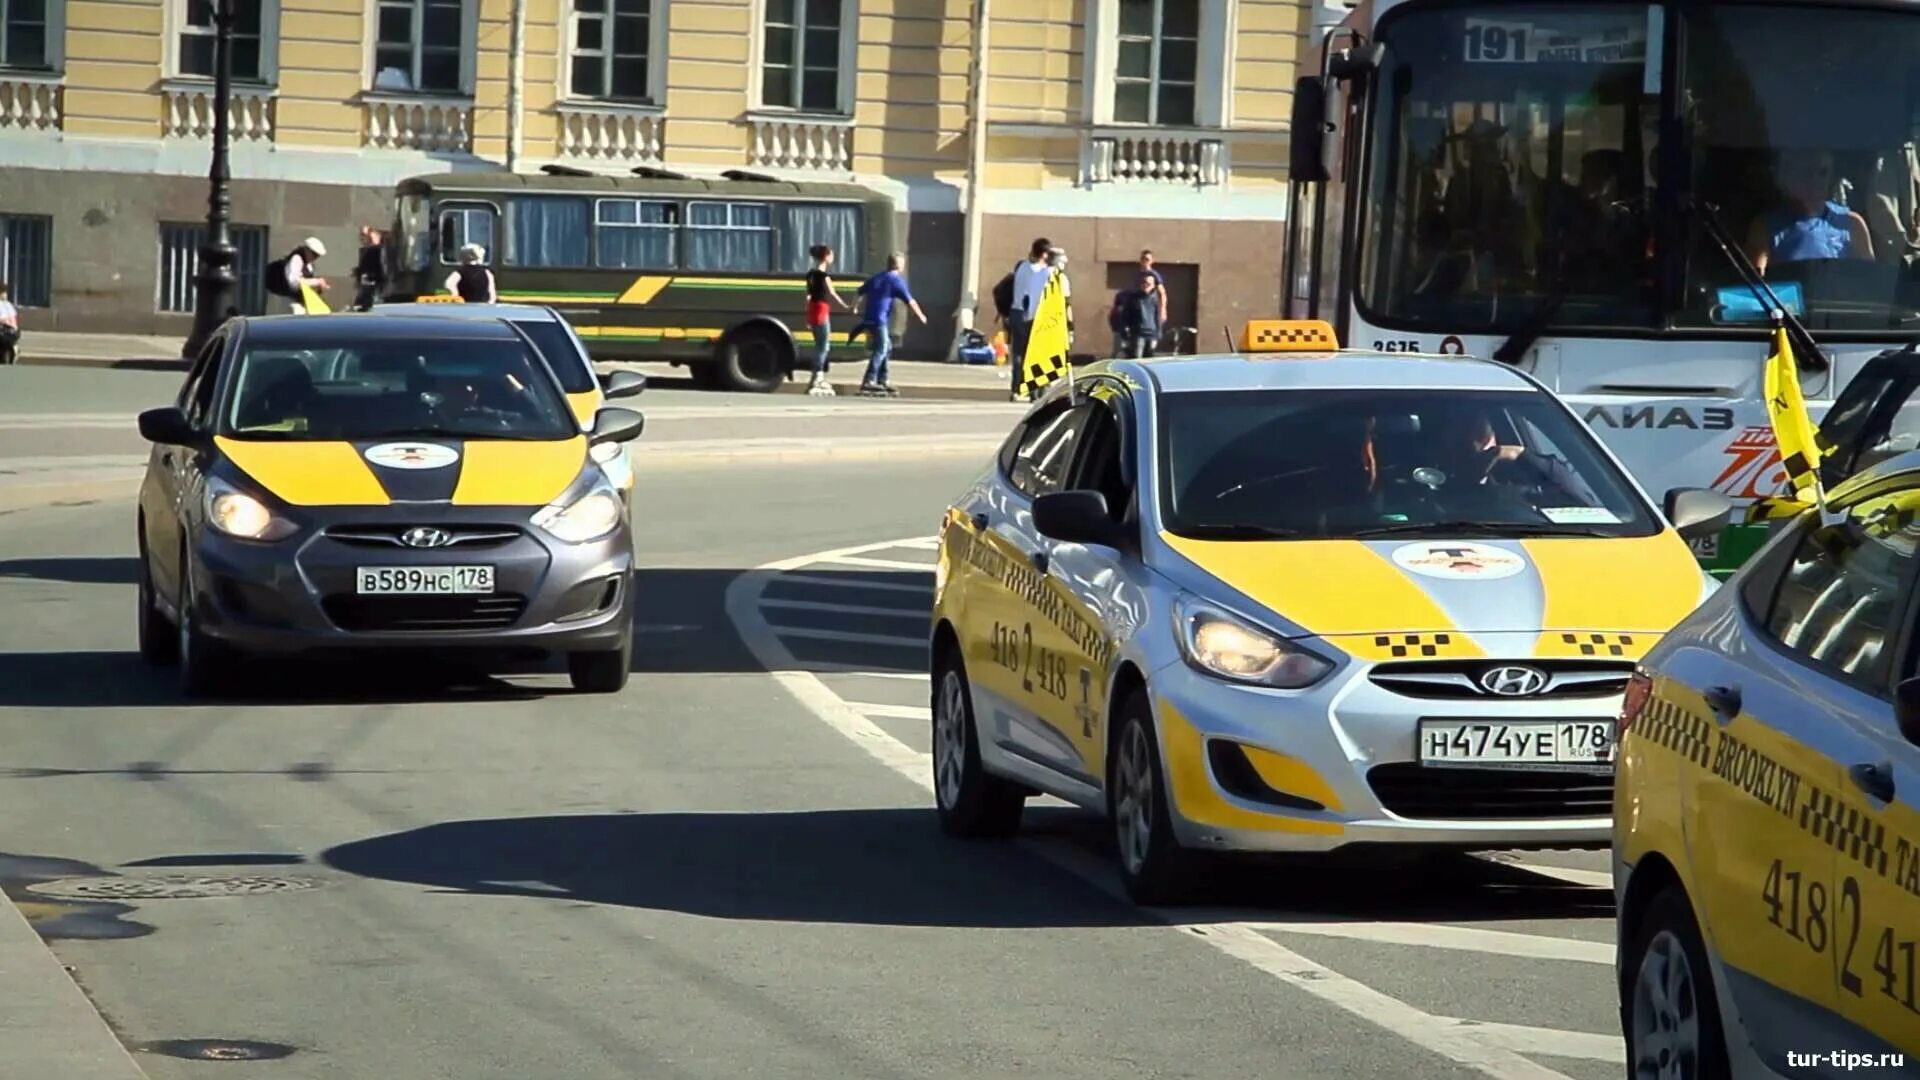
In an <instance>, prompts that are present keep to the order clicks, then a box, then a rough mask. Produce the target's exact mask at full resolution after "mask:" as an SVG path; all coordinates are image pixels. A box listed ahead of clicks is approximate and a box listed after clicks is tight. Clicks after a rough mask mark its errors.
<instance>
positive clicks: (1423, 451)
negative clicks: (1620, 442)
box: [1160, 390, 1660, 539]
mask: <svg viewBox="0 0 1920 1080" xmlns="http://www.w3.org/2000/svg"><path fill="white" fill-rule="evenodd" d="M1160 411H1161V416H1162V421H1161V433H1162V434H1161V463H1162V468H1161V476H1162V486H1161V503H1162V508H1161V516H1162V519H1163V521H1164V523H1165V525H1166V528H1167V529H1168V530H1169V531H1171V532H1173V533H1175V534H1177V535H1181V536H1190V537H1196V538H1205V539H1265V538H1300V539H1315V538H1359V537H1365V536H1368V535H1382V536H1384V535H1433V536H1440V535H1446V536H1514V537H1521V536H1559V535H1565V536H1594V535H1598V536H1648V535H1652V534H1653V533H1654V532H1656V531H1658V529H1659V527H1660V526H1659V523H1658V521H1657V519H1656V518H1655V517H1654V515H1653V513H1652V511H1651V509H1650V508H1649V507H1647V506H1646V504H1645V502H1644V501H1643V500H1642V499H1641V498H1640V497H1639V495H1638V494H1637V493H1636V492H1635V491H1634V490H1633V488H1632V487H1631V486H1629V484H1628V482H1627V480H1626V478H1625V477H1624V476H1623V475H1622V474H1621V473H1620V471H1619V470H1618V469H1617V468H1616V467H1615V466H1614V465H1613V464H1612V463H1611V461H1609V460H1608V459H1607V458H1605V457H1604V456H1602V452H1601V451H1600V450H1599V448H1598V446H1597V444H1596V443H1595V442H1594V439H1593V436H1592V435H1591V434H1590V433H1589V432H1588V431H1587V430H1586V429H1585V428H1584V427H1583V426H1582V425H1581V424H1580V423H1579V422H1578V421H1576V420H1574V419H1573V418H1572V417H1571V416H1569V415H1568V414H1567V412H1566V410H1565V409H1563V408H1562V407H1561V406H1560V405H1559V404H1558V403H1557V402H1555V401H1554V400H1553V399H1552V398H1551V397H1550V396H1548V395H1547V394H1545V393H1543V392H1540V391H1534V390H1527V391H1486V392H1476V391H1464V390H1459V391H1456V390H1447V391H1435V390H1421V391H1411V390H1385V391H1382V390H1261V391H1251V392H1249V391H1239V390H1236V391H1203V392H1188V393H1176V394H1168V395H1166V396H1165V397H1164V398H1163V399H1162V402H1161V410H1160Z"/></svg>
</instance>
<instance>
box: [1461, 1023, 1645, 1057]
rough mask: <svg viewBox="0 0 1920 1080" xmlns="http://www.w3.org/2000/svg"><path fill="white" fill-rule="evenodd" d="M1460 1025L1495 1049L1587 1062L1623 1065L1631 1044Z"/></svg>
mask: <svg viewBox="0 0 1920 1080" xmlns="http://www.w3.org/2000/svg"><path fill="white" fill-rule="evenodd" d="M1458 1023H1463V1024H1469V1025H1472V1028H1473V1031H1474V1033H1475V1034H1476V1035H1477V1036H1478V1037H1479V1038H1481V1039H1484V1040H1486V1041H1487V1042H1490V1043H1492V1044H1494V1045H1495V1046H1504V1047H1506V1048H1507V1049H1509V1050H1511V1051H1513V1052H1514V1053H1516V1054H1552V1055H1553V1056H1555V1057H1563V1058H1579V1059H1582V1060H1585V1061H1610V1062H1621V1061H1625V1060H1626V1059H1627V1040H1626V1039H1624V1038H1621V1037H1620V1036H1618V1035H1595V1034H1593V1033H1591V1032H1586V1031H1562V1030H1560V1029H1558V1028H1543V1027H1530V1026H1528V1025H1526V1024H1496V1023H1482V1022H1481V1021H1478V1020H1461V1021H1458Z"/></svg>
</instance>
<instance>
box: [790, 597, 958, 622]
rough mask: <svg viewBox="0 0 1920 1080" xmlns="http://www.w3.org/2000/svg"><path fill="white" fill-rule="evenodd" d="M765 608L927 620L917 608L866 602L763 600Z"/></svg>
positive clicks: (924, 613)
mask: <svg viewBox="0 0 1920 1080" xmlns="http://www.w3.org/2000/svg"><path fill="white" fill-rule="evenodd" d="M760 606H761V607H763V608H780V609H782V610H785V611H836V612H840V613H842V614H845V615H879V616H882V617H886V618H895V619H919V620H920V621H922V622H925V621H926V619H927V613H926V612H924V611H920V610H918V609H916V608H897V607H868V606H867V605H865V604H828V603H824V602H822V601H819V600H762V601H760Z"/></svg>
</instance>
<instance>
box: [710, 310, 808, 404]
mask: <svg viewBox="0 0 1920 1080" xmlns="http://www.w3.org/2000/svg"><path fill="white" fill-rule="evenodd" d="M792 352H793V349H792V347H791V346H790V345H789V344H788V343H787V342H786V341H785V340H784V339H783V338H781V337H780V336H779V335H777V334H775V333H773V332H772V331H771V330H762V329H758V328H755V327H748V328H746V329H744V330H741V331H740V332H739V333H737V334H734V335H733V336H732V337H730V338H728V339H727V341H726V344H724V345H722V346H720V370H719V375H720V385H721V386H722V387H724V388H725V389H728V390H744V391H750V392H752V393H756V394H771V393H773V392H774V391H775V390H778V389H779V388H780V383H781V380H783V379H785V378H786V377H787V370H788V369H789V368H791V367H792V366H793V357H792Z"/></svg>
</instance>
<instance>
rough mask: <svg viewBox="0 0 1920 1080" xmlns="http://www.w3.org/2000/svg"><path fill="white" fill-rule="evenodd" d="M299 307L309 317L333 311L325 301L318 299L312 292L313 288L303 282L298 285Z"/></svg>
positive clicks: (316, 294)
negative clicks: (303, 309)
mask: <svg viewBox="0 0 1920 1080" xmlns="http://www.w3.org/2000/svg"><path fill="white" fill-rule="evenodd" d="M300 306H301V307H303V308H305V309H306V312H307V314H309V315H325V314H328V313H329V312H331V311H333V309H332V308H330V307H328V306H327V302H326V301H325V300H322V299H320V294H319V293H317V292H315V291H313V286H311V285H309V284H307V283H306V282H304V281H303V282H301V283H300Z"/></svg>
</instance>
